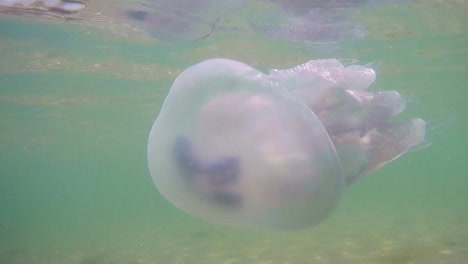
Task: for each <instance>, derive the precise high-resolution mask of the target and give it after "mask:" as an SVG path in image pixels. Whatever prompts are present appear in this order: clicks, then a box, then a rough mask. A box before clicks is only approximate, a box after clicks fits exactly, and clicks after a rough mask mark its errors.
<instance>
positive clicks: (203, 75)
mask: <svg viewBox="0 0 468 264" xmlns="http://www.w3.org/2000/svg"><path fill="white" fill-rule="evenodd" d="M374 79H375V73H374V71H373V70H372V69H368V68H365V67H362V66H348V67H344V66H343V65H342V64H341V63H340V62H339V61H337V60H318V61H310V62H308V63H306V64H303V65H300V66H298V67H295V68H292V69H289V70H272V71H271V72H270V74H269V75H266V74H263V73H262V72H260V71H258V70H256V69H254V68H252V67H250V66H249V65H246V64H244V63H241V62H238V61H233V60H227V59H211V60H207V61H204V62H201V63H199V64H196V65H194V66H192V67H190V68H188V69H186V70H185V71H183V72H182V73H181V74H180V75H179V76H178V77H177V79H176V80H175V81H174V84H173V85H172V87H171V90H170V91H169V94H168V96H167V98H166V100H165V101H164V104H163V106H162V109H161V112H160V113H159V116H158V117H157V119H156V121H155V122H154V125H153V128H152V130H151V133H150V137H149V141H148V163H149V169H150V172H151V175H152V177H153V181H154V183H155V185H156V187H157V188H158V189H159V191H160V192H161V194H162V195H163V196H164V197H166V198H167V199H168V200H169V201H170V202H172V203H173V204H174V205H175V206H177V207H179V208H181V209H182V210H184V211H186V212H188V213H190V214H193V215H196V216H198V217H200V218H203V219H205V220H208V221H211V222H215V223H219V224H225V225H234V226H248V227H262V228H264V227H266V228H276V229H298V228H306V227H310V226H314V225H317V224H318V223H320V222H321V221H323V220H324V219H326V218H327V217H328V216H329V215H330V214H331V213H332V212H333V210H334V209H335V208H336V206H337V205H338V203H339V201H340V198H341V195H342V192H343V190H344V187H345V185H347V184H348V185H349V184H350V183H352V182H353V181H355V180H356V179H358V178H359V177H360V176H362V175H365V174H368V173H370V172H372V171H375V170H377V169H378V168H379V167H381V166H382V165H384V164H385V163H387V162H389V161H391V160H392V159H395V158H397V157H398V156H400V155H401V154H403V153H404V152H405V151H407V150H408V149H409V148H411V147H412V146H415V145H418V144H420V143H421V142H422V141H423V140H424V130H425V128H424V127H425V123H424V121H422V120H421V119H413V120H410V121H406V122H400V123H390V122H388V120H389V118H390V117H392V116H394V115H396V114H398V113H400V112H401V111H403V109H404V108H405V103H406V101H405V99H404V98H402V96H401V95H400V94H399V93H397V92H395V91H382V92H367V91H365V89H366V88H367V87H368V86H369V85H370V84H371V83H372V82H373V81H374Z"/></svg>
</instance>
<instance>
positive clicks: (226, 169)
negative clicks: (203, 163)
mask: <svg viewBox="0 0 468 264" xmlns="http://www.w3.org/2000/svg"><path fill="white" fill-rule="evenodd" d="M204 169H205V173H206V174H207V176H208V177H209V180H210V182H211V183H213V185H216V186H219V185H225V184H228V183H232V182H235V181H236V180H237V177H238V175H239V159H237V158H234V157H226V158H222V159H220V160H218V161H216V162H214V163H213V164H210V165H209V166H207V167H205V168H204Z"/></svg>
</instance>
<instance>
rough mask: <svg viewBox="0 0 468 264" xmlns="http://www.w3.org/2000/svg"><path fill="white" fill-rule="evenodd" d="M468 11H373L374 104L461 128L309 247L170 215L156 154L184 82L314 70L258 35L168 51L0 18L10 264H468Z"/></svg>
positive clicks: (292, 235)
mask: <svg viewBox="0 0 468 264" xmlns="http://www.w3.org/2000/svg"><path fill="white" fill-rule="evenodd" d="M467 14H468V6H467V5H466V4H465V3H462V2H457V1H452V2H451V3H445V4H424V3H421V4H415V5H413V6H412V8H410V9H408V8H400V7H385V8H378V9H373V10H369V11H367V12H364V13H362V14H361V15H360V17H359V18H358V19H360V20H361V21H363V22H364V23H365V24H366V25H367V26H368V28H369V30H370V34H369V36H368V38H367V39H366V40H363V41H358V42H349V43H342V46H341V48H340V49H339V50H337V51H336V56H335V57H338V58H353V59H358V60H360V61H361V62H364V63H366V62H373V63H374V65H375V66H376V67H377V72H378V77H377V81H376V84H375V87H376V88H377V89H395V90H398V91H400V92H401V93H403V94H406V95H410V96H413V97H415V98H418V100H419V103H412V104H410V105H409V107H408V110H407V112H408V113H406V114H405V116H406V117H409V116H413V117H422V118H424V119H426V120H428V121H436V120H440V119H441V118H442V119H443V118H452V119H451V121H450V122H448V123H445V124H444V125H443V126H441V127H438V128H437V129H435V130H433V131H431V132H430V133H429V137H428V139H429V140H430V141H431V142H432V145H431V146H430V147H428V148H425V149H422V150H419V151H417V152H413V153H409V154H408V155H405V156H403V157H401V158H400V159H398V160H396V161H395V162H392V163H391V164H388V165H387V166H386V167H384V168H383V169H382V170H380V171H378V172H377V173H375V174H374V175H372V176H369V177H367V178H365V179H362V180H361V181H359V182H358V183H356V184H355V185H353V186H351V187H350V188H349V189H348V190H347V192H346V193H345V195H344V198H343V201H342V203H341V205H340V207H339V209H338V210H337V211H336V213H335V214H334V215H333V216H332V217H331V218H330V219H328V220H327V221H325V222H324V223H323V224H321V225H320V226H317V227H315V228H312V229H308V230H303V231H300V232H278V231H259V230H246V229H237V228H228V227H223V226H217V225H213V224H209V223H205V222H202V221H200V220H198V219H196V218H193V217H191V216H189V215H187V214H185V213H183V212H181V211H179V210H177V209H176V208H174V207H173V206H172V205H171V204H170V203H168V202H167V201H165V200H164V198H163V197H162V196H161V195H160V194H159V193H158V191H157V190H156V188H155V187H154V185H153V183H152V181H151V177H150V175H149V172H148V169H147V165H146V142H147V137H148V133H149V130H150V128H151V126H152V123H153V121H154V119H155V117H156V116H157V113H158V111H159V108H160V106H161V103H162V101H163V99H164V97H165V95H166V94H167V91H168V89H169V88H170V85H171V83H172V81H173V80H174V78H175V77H176V76H177V74H178V73H179V72H180V71H181V70H183V69H184V68H186V67H188V66H189V65H192V64H194V63H196V62H198V61H201V60H204V59H208V58H212V57H228V58H231V59H236V60H240V61H244V62H246V63H249V64H251V65H253V66H254V67H258V68H260V69H268V68H287V67H290V66H294V65H297V64H299V63H302V62H305V61H307V60H309V59H312V58H319V57H320V54H318V53H317V52H314V51H313V50H311V49H310V48H307V47H300V46H297V45H295V44H291V43H286V42H282V41H279V40H276V41H275V40H272V39H269V38H266V37H263V36H258V35H256V34H253V33H251V34H241V33H238V32H237V33H236V32H228V33H219V34H213V36H211V37H210V38H207V39H205V40H201V41H197V42H191V43H183V44H172V45H165V44H160V43H155V42H152V41H148V40H146V39H141V40H139V39H128V38H127V39H126V38H123V37H120V36H115V35H112V34H107V33H106V32H102V31H100V29H96V28H93V27H89V26H80V25H72V24H67V23H51V22H41V23H37V22H35V21H29V20H23V19H18V18H14V17H0V150H1V151H0V263H2V264H3V263H5V264H16V263H28V264H31V263H34V264H36V263H37V264H40V263H61V264H63V263H67V264H68V263H70V264H75V263H77V264H99V263H319V264H321V263H332V264H334V263H359V264H365V263H375V264H386V263H407V264H416V263H418V264H419V263H429V264H439V263H457V264H458V263H459V264H466V263H468V174H467V169H468V165H467V164H468V155H467V154H466V149H467V148H468V119H467V117H466V115H467V114H468V90H467V83H468V26H467V25H468V19H467Z"/></svg>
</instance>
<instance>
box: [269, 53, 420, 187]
mask: <svg viewBox="0 0 468 264" xmlns="http://www.w3.org/2000/svg"><path fill="white" fill-rule="evenodd" d="M270 76H271V78H272V79H273V80H275V82H276V83H278V85H279V86H281V87H284V88H286V89H288V90H289V91H291V92H292V93H293V94H295V95H296V96H297V97H298V98H299V99H300V100H302V101H303V102H304V103H305V104H306V105H307V106H308V107H309V108H310V109H311V110H312V111H313V112H314V113H315V114H316V115H317V117H318V118H319V119H320V121H321V122H322V124H323V126H324V127H325V129H326V130H327V132H328V134H329V136H330V138H331V139H332V141H333V144H334V145H335V148H336V150H337V153H338V156H339V157H340V160H341V163H342V166H343V170H344V173H345V178H346V183H347V184H348V185H349V184H351V183H352V182H354V181H355V180H357V179H359V178H360V177H362V176H365V175H367V174H369V173H372V172H374V171H376V170H378V169H379V168H380V167H382V166H383V165H385V164H386V163H388V162H390V161H392V160H394V159H396V158H398V157H399V156H401V155H402V154H404V153H405V152H406V151H408V150H409V149H410V148H412V147H414V146H417V145H419V144H421V143H423V142H424V135H425V128H426V123H425V122H424V120H422V119H419V118H415V119H411V120H408V121H401V122H389V118H391V117H392V116H395V115H397V114H399V113H401V112H402V111H403V110H404V109H405V107H406V102H407V100H406V99H405V98H404V97H403V96H402V95H400V94H399V93H398V92H396V91H368V90H367V88H368V87H369V86H370V85H371V84H372V83H373V82H374V81H375V71H374V70H373V69H371V68H366V67H364V66H360V65H349V66H344V65H343V64H341V63H340V62H339V61H338V60H335V59H329V60H312V61H309V62H307V63H305V64H302V65H299V66H297V67H294V68H291V69H287V70H271V71H270Z"/></svg>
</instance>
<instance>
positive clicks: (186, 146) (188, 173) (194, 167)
mask: <svg viewBox="0 0 468 264" xmlns="http://www.w3.org/2000/svg"><path fill="white" fill-rule="evenodd" d="M174 156H175V160H176V163H177V166H178V167H179V168H181V169H182V170H183V172H184V176H185V177H186V178H187V179H192V177H193V175H195V174H196V173H199V172H200V165H199V164H198V161H197V160H196V159H195V158H194V157H193V155H192V146H191V145H190V143H189V141H188V140H187V138H185V137H178V138H177V139H176V141H175V144H174Z"/></svg>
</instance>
